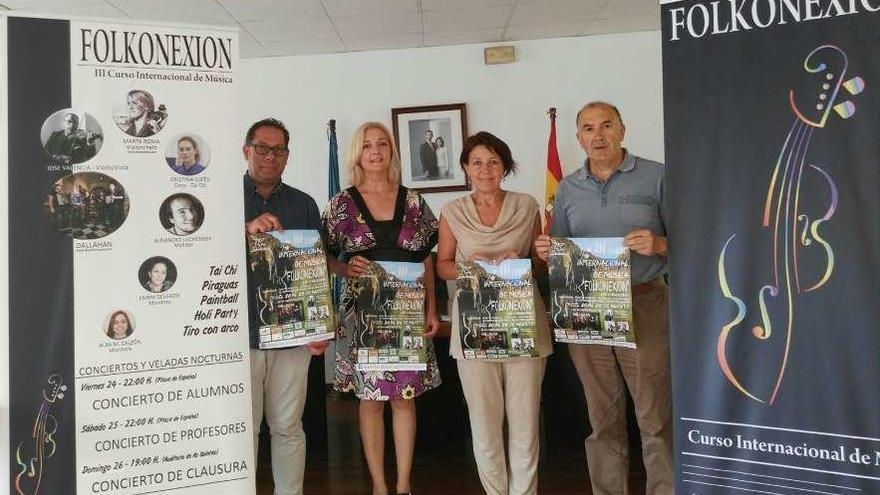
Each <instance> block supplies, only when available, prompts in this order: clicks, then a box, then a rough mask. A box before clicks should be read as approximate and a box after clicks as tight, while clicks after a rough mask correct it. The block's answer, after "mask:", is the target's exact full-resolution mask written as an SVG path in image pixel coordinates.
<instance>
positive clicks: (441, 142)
mask: <svg viewBox="0 0 880 495" xmlns="http://www.w3.org/2000/svg"><path fill="white" fill-rule="evenodd" d="M434 144H436V145H437V147H438V148H442V147H443V146H444V145H445V144H444V143H443V138H442V137H438V138H437V139H435V140H434Z"/></svg>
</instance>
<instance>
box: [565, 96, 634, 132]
mask: <svg viewBox="0 0 880 495" xmlns="http://www.w3.org/2000/svg"><path fill="white" fill-rule="evenodd" d="M598 107H605V108H609V109H611V111H612V112H614V115H617V120H619V121H620V123H621V124H623V117H621V116H620V110H618V109H617V107H616V106H614V105H612V104H611V103H608V102H607V101H601V100H596V101H591V102H589V103H587V104H586V105H584V106H582V107H581V109H580V110H578V113H577V115H576V116H575V118H574V128H575V129H577V130H578V132H580V128H581V114H582V113H584V110H587V109H590V108H598Z"/></svg>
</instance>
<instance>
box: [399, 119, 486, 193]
mask: <svg viewBox="0 0 880 495" xmlns="http://www.w3.org/2000/svg"><path fill="white" fill-rule="evenodd" d="M391 122H392V124H393V126H394V140H395V141H397V149H399V150H400V167H401V171H400V172H401V176H402V180H403V185H404V186H406V187H409V188H412V189H415V190H417V191H420V192H444V191H467V190H468V189H469V186H468V182H467V177H466V176H465V174H464V171H463V170H462V169H461V167H460V166H459V165H458V157H459V155H461V149H462V145H463V143H464V140H465V138H466V137H467V112H466V110H465V104H464V103H455V104H451V105H431V106H424V107H405V108H392V109H391Z"/></svg>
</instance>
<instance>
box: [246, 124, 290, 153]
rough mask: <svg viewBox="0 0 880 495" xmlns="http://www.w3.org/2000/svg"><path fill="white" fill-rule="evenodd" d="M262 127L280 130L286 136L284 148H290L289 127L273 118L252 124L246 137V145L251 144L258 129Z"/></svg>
mask: <svg viewBox="0 0 880 495" xmlns="http://www.w3.org/2000/svg"><path fill="white" fill-rule="evenodd" d="M260 127H274V128H275V129H278V130H279V131H281V132H282V133H283V134H284V146H290V132H288V131H287V127H284V122H281V121H280V120H278V119H276V118H273V117H267V118H265V119H263V120H258V121H256V122H254V123H253V124H251V127H250V128H249V129H248V131H247V134H246V135H245V137H244V144H251V140H252V139H253V138H254V134H256V133H257V129H259V128H260Z"/></svg>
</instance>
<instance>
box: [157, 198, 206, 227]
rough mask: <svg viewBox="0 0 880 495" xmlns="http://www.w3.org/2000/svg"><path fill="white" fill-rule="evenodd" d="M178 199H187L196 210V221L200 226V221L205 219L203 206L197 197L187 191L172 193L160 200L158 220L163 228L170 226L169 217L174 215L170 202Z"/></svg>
mask: <svg viewBox="0 0 880 495" xmlns="http://www.w3.org/2000/svg"><path fill="white" fill-rule="evenodd" d="M178 199H185V200H187V201H189V203H190V204H191V205H192V207H193V208H194V209H195V210H196V216H198V219H197V221H196V223H198V225H199V227H201V225H202V222H204V221H205V207H204V206H203V205H202V202H201V201H199V198H197V197H195V196H193V195H192V194H189V193H174V194H172V195H171V196H168V197H167V198H165V201H162V204H161V205H160V207H159V210H160V211H159V222H160V223H161V224H162V227H163V228H165V230H168V229H170V228H171V219H172V218H173V217H174V213H173V212H172V211H171V203H172V202H174V201H175V200H178Z"/></svg>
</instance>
